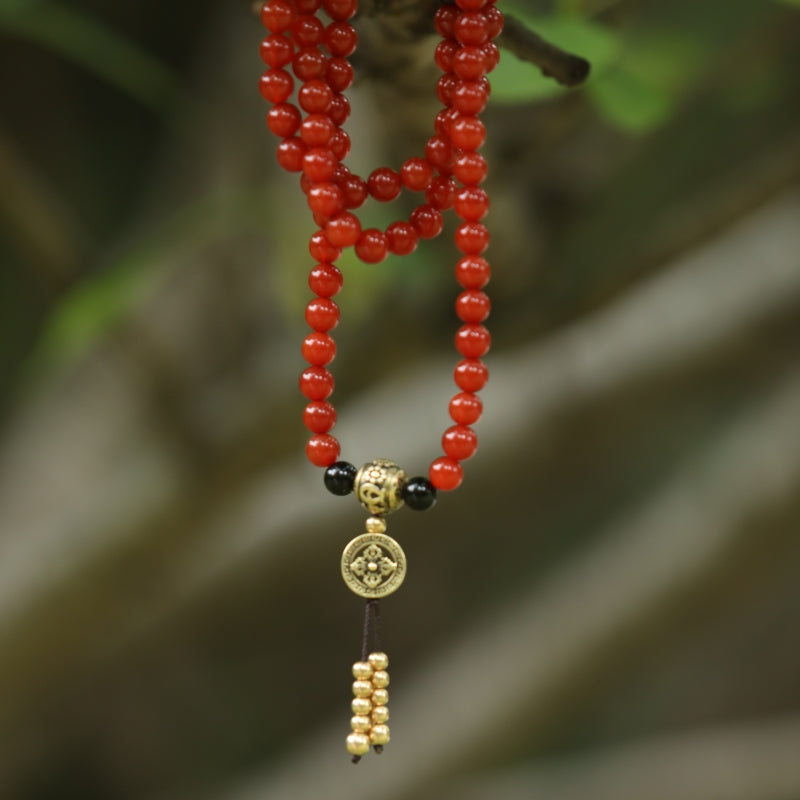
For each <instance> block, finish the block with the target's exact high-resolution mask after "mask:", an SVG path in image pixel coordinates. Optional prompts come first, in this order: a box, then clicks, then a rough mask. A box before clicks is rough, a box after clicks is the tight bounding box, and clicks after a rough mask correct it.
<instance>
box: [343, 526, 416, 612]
mask: <svg viewBox="0 0 800 800" xmlns="http://www.w3.org/2000/svg"><path fill="white" fill-rule="evenodd" d="M405 576H406V555H405V553H404V552H403V549H402V548H401V547H400V545H399V544H398V543H397V542H396V541H395V540H394V539H392V537H391V536H387V535H386V534H385V533H362V534H361V535H360V536H356V538H355V539H353V541H352V542H350V544H348V545H347V547H345V549H344V553H342V577H343V578H344V582H345V583H346V584H347V585H348V587H349V588H350V590H351V591H353V592H355V593H356V594H357V595H359V596H360V597H386V595H389V594H391V593H392V592H394V591H395V590H397V589H399V588H400V584H401V583H402V582H403V579H404V578H405Z"/></svg>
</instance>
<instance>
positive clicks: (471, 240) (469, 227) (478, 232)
mask: <svg viewBox="0 0 800 800" xmlns="http://www.w3.org/2000/svg"><path fill="white" fill-rule="evenodd" d="M455 242H456V247H457V248H458V249H459V250H460V251H461V252H462V253H464V255H467V256H477V255H480V254H481V253H482V252H483V251H484V250H485V249H486V248H487V247H488V246H489V230H488V229H487V227H486V226H485V225H482V224H481V223H480V222H465V223H464V224H463V225H459V226H458V228H456V235H455Z"/></svg>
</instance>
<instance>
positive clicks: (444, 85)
mask: <svg viewBox="0 0 800 800" xmlns="http://www.w3.org/2000/svg"><path fill="white" fill-rule="evenodd" d="M456 86H458V78H457V77H456V76H455V75H453V73H452V72H448V73H447V74H446V75H442V77H441V78H439V80H438V81H437V82H436V96H437V97H438V98H439V102H440V103H441V104H442V105H443V106H451V105H453V94H454V92H455V90H456Z"/></svg>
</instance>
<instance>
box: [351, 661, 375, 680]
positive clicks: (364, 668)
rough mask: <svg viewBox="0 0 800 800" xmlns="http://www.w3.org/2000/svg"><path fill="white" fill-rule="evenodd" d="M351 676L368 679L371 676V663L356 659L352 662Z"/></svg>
mask: <svg viewBox="0 0 800 800" xmlns="http://www.w3.org/2000/svg"><path fill="white" fill-rule="evenodd" d="M353 677H354V678H357V679H358V680H362V681H368V680H369V679H370V678H371V677H372V664H370V663H369V662H368V661H356V663H355V664H353Z"/></svg>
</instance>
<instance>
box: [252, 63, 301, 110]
mask: <svg viewBox="0 0 800 800" xmlns="http://www.w3.org/2000/svg"><path fill="white" fill-rule="evenodd" d="M293 89H294V81H293V80H292V76H291V75H290V74H289V73H288V72H287V71H286V70H285V69H271V70H268V71H267V72H265V73H264V74H263V75H262V76H261V80H260V81H259V83H258V91H259V92H261V96H262V97H263V98H264V99H265V100H269V102H270V103H283V102H285V101H286V100H287V98H288V97H289V95H291V93H292V90H293Z"/></svg>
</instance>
